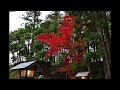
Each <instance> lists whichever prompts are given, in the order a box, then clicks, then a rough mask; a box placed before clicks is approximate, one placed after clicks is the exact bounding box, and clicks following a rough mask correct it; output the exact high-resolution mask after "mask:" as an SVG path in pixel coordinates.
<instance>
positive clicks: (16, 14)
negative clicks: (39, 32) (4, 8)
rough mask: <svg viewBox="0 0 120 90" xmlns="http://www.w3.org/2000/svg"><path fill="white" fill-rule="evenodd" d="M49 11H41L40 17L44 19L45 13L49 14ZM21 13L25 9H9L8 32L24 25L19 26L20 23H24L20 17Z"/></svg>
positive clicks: (23, 12)
mask: <svg viewBox="0 0 120 90" xmlns="http://www.w3.org/2000/svg"><path fill="white" fill-rule="evenodd" d="M50 12H51V11H41V16H40V18H41V19H45V17H46V15H48V14H50ZM22 14H25V11H10V12H9V32H11V31H14V30H17V29H18V28H21V27H24V26H23V25H22V26H21V24H22V23H25V21H24V20H23V19H21V18H20V17H22Z"/></svg>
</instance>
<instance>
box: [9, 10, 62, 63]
mask: <svg viewBox="0 0 120 90" xmlns="http://www.w3.org/2000/svg"><path fill="white" fill-rule="evenodd" d="M50 12H51V11H41V16H40V19H43V20H44V19H45V17H46V16H47V15H48V14H50ZM61 13H62V14H63V11H61ZM23 14H25V11H10V12H9V33H10V32H11V31H14V30H17V29H18V28H22V27H24V26H23V25H22V26H21V24H22V23H25V21H24V20H23V19H21V18H20V17H22V15H23ZM11 56H12V54H11V53H10V54H9V62H10V63H11Z"/></svg>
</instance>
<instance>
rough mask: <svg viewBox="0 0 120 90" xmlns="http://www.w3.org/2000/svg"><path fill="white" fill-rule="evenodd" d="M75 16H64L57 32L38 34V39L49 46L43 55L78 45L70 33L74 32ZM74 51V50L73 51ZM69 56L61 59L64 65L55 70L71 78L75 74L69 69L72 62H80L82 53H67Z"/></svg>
mask: <svg viewBox="0 0 120 90" xmlns="http://www.w3.org/2000/svg"><path fill="white" fill-rule="evenodd" d="M74 19H75V17H74V16H64V17H63V21H62V24H61V26H60V28H59V34H58V33H54V34H49V33H45V34H38V35H37V37H38V41H39V42H44V43H46V44H48V45H49V46H50V49H49V50H48V52H47V53H46V54H45V56H50V57H52V56H54V55H56V54H58V52H59V50H61V49H62V48H64V49H71V48H73V47H78V46H79V42H77V41H72V39H71V38H72V34H74V28H73V26H74V25H75V22H74ZM74 52H76V51H74ZM69 56H70V58H66V59H65V60H63V62H64V66H62V67H58V68H57V72H66V73H67V75H68V76H69V77H70V78H71V77H74V76H75V73H74V72H73V71H72V69H71V64H72V62H73V61H74V62H76V63H80V62H81V60H82V58H83V53H77V54H76V53H73V55H69Z"/></svg>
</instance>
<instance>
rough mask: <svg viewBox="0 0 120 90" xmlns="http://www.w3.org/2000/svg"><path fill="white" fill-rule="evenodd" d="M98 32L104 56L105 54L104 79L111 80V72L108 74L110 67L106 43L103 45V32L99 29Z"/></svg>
mask: <svg viewBox="0 0 120 90" xmlns="http://www.w3.org/2000/svg"><path fill="white" fill-rule="evenodd" d="M98 32H100V34H101V40H102V44H103V45H102V47H103V49H104V54H105V59H104V68H105V69H104V70H105V71H104V72H105V79H110V78H111V72H110V66H109V58H108V52H107V47H106V43H105V40H104V35H103V31H102V30H101V29H100V28H99V29H98Z"/></svg>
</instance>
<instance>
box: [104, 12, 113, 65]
mask: <svg viewBox="0 0 120 90" xmlns="http://www.w3.org/2000/svg"><path fill="white" fill-rule="evenodd" d="M102 15H103V20H104V24H105V27H104V35H105V43H106V47H107V52H108V58H109V64H110V66H111V51H110V49H111V39H110V33H109V28H108V24H107V17H106V14H105V12H102Z"/></svg>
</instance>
